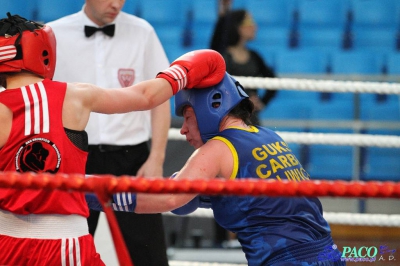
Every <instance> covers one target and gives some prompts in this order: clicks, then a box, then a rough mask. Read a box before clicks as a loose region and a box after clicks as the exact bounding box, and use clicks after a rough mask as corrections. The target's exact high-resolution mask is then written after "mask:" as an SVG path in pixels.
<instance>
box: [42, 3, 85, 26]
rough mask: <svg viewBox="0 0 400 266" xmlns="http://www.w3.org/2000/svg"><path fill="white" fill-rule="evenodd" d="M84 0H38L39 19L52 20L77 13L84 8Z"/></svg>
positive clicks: (43, 20)
mask: <svg viewBox="0 0 400 266" xmlns="http://www.w3.org/2000/svg"><path fill="white" fill-rule="evenodd" d="M84 3H85V1H84V0H72V1H54V0H37V8H38V17H37V19H38V21H42V22H45V23H47V22H50V21H53V20H56V19H59V18H61V17H64V16H67V15H70V14H73V13H76V12H78V11H80V10H81V9H82V6H83V4H84Z"/></svg>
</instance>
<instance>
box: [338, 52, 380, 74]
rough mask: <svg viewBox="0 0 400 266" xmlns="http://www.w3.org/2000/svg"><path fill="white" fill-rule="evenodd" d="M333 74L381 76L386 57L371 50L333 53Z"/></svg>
mask: <svg viewBox="0 0 400 266" xmlns="http://www.w3.org/2000/svg"><path fill="white" fill-rule="evenodd" d="M331 55H332V59H331V62H332V65H331V70H332V73H333V74H381V72H382V68H383V62H384V61H383V60H384V56H383V55H382V54H379V53H373V52H371V51H370V50H364V49H363V50H357V51H334V52H332V54H331Z"/></svg>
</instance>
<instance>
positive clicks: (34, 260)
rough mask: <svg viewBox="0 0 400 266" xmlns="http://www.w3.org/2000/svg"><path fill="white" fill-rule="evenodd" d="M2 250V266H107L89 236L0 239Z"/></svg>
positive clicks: (8, 237)
mask: <svg viewBox="0 0 400 266" xmlns="http://www.w3.org/2000/svg"><path fill="white" fill-rule="evenodd" d="M0 250H1V252H0V265H26V266H28V265H29V266H31V265H37V266H43V265H60V266H61V265H62V266H64V265H65V266H66V265H74V266H81V265H82V266H86V265H90V266H92V265H93V266H94V265H105V264H104V263H103V262H102V260H101V259H100V255H99V254H98V253H97V252H96V248H95V246H94V241H93V237H92V235H90V234H88V235H85V236H81V237H74V238H62V239H55V240H52V239H33V238H15V237H10V236H4V235H0Z"/></svg>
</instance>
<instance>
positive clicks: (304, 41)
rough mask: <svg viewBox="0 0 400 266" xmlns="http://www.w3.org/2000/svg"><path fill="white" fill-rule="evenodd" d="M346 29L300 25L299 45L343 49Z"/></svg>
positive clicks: (301, 46)
mask: <svg viewBox="0 0 400 266" xmlns="http://www.w3.org/2000/svg"><path fill="white" fill-rule="evenodd" d="M343 36H344V30H343V29H342V28H341V27H319V26H309V25H299V47H300V48H318V49H324V50H332V49H336V50H338V49H341V48H342V46H343Z"/></svg>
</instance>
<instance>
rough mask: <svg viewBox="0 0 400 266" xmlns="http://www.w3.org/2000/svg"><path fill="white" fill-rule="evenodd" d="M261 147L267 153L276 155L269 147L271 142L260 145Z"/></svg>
mask: <svg viewBox="0 0 400 266" xmlns="http://www.w3.org/2000/svg"><path fill="white" fill-rule="evenodd" d="M262 147H263V148H264V150H265V151H266V152H267V153H268V154H269V155H276V154H277V153H278V152H277V151H276V150H275V149H274V148H273V147H271V144H268V145H262Z"/></svg>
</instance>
